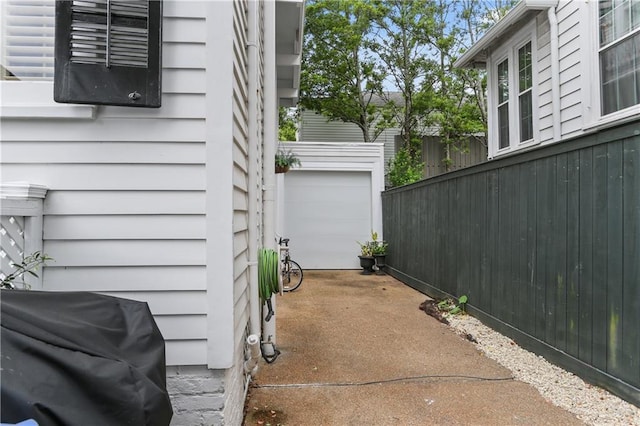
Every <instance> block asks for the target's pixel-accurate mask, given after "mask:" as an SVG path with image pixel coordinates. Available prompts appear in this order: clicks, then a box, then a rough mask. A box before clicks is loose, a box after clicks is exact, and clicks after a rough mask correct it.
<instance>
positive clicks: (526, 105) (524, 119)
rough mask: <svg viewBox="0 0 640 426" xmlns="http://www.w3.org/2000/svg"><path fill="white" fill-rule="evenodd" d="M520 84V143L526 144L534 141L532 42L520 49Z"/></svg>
mask: <svg viewBox="0 0 640 426" xmlns="http://www.w3.org/2000/svg"><path fill="white" fill-rule="evenodd" d="M518 83H519V84H518V90H519V93H518V102H519V107H520V108H519V112H518V113H519V117H518V118H519V119H520V142H525V141H528V140H530V139H533V96H532V93H531V92H532V87H533V73H532V63H531V42H528V43H527V44H525V45H524V46H522V47H521V48H520V49H518Z"/></svg>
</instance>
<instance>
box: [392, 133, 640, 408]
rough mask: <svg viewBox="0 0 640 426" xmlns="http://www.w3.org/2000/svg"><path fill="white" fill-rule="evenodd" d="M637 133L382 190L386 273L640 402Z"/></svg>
mask: <svg viewBox="0 0 640 426" xmlns="http://www.w3.org/2000/svg"><path fill="white" fill-rule="evenodd" d="M639 124H640V123H639V122H636V123H631V124H629V125H626V126H622V127H619V128H616V129H612V130H608V131H606V132H601V133H600V134H592V135H589V136H585V137H582V138H580V139H575V140H574V141H569V142H564V143H563V144H558V145H553V146H547V147H544V148H540V149H539V150H536V151H532V152H530V153H525V154H520V155H517V156H514V157H511V158H510V159H505V160H499V161H494V162H492V163H489V164H486V165H483V166H476V167H474V168H469V169H467V170H466V171H462V172H459V173H458V172H454V173H451V174H450V175H448V176H443V177H442V178H434V179H430V180H426V181H424V182H423V183H420V184H416V185H413V186H409V187H406V188H400V189H398V190H391V191H387V192H386V193H384V194H383V208H384V230H385V239H386V240H388V242H389V255H388V258H387V264H388V265H389V266H390V267H391V268H392V272H393V273H394V274H396V275H397V276H399V277H400V278H402V279H404V280H406V281H407V282H408V283H409V284H411V285H413V286H415V287H416V288H418V289H420V290H423V291H425V292H426V293H428V294H431V295H436V296H442V295H443V294H445V293H446V294H450V295H454V296H461V295H463V294H466V295H468V296H469V304H470V305H471V308H470V309H472V310H473V311H474V312H476V313H478V314H479V315H480V316H481V317H482V318H484V319H485V320H487V321H490V322H492V321H493V325H495V326H497V327H498V328H499V329H501V330H502V331H505V332H507V333H508V334H509V333H511V334H512V335H514V336H515V337H517V338H518V337H519V338H520V339H521V342H524V343H525V344H526V345H529V347H531V348H534V349H535V350H539V351H542V353H543V354H544V355H545V356H549V357H551V359H554V360H555V361H556V362H560V363H564V364H565V365H567V366H568V367H569V368H570V369H572V370H573V371H574V372H576V373H578V374H581V375H586V376H587V378H588V379H589V380H591V381H593V382H595V383H598V384H604V385H605V386H606V387H609V388H610V389H611V390H613V391H614V392H616V393H618V394H620V395H622V396H623V397H625V398H627V399H630V400H631V401H633V402H634V403H636V404H637V403H639V402H640V400H638V395H640V392H639V389H640V361H639V359H640V332H639V331H638V324H640V267H639V266H638V256H639V254H640V225H639V224H640V196H639V195H638V194H640V173H638V166H639V165H640V136H638V135H637V132H635V130H636V129H637V126H638V125H639ZM416 212H419V213H416ZM515 331H517V332H515ZM514 332H515V334H513V333H514ZM551 348H554V349H553V350H552V349H551ZM556 350H557V351H556ZM581 363H584V364H581ZM585 365H589V366H591V369H589V368H586V367H585ZM611 377H613V378H614V379H611Z"/></svg>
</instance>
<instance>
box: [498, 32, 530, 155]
mask: <svg viewBox="0 0 640 426" xmlns="http://www.w3.org/2000/svg"><path fill="white" fill-rule="evenodd" d="M534 31H535V27H534V26H527V27H526V28H524V29H523V30H522V31H520V32H519V33H518V34H516V35H515V36H513V38H512V39H511V40H509V41H507V42H505V43H504V44H503V47H502V49H498V50H496V51H495V52H492V54H491V56H490V58H489V66H488V70H489V73H490V75H489V121H490V124H489V139H490V140H489V156H490V157H493V156H494V155H499V154H502V153H506V152H511V151H514V150H517V149H520V148H523V147H526V146H529V145H531V144H534V143H536V142H537V140H536V134H537V129H536V128H535V126H534V123H535V117H534V115H535V114H536V110H535V108H534V103H535V96H536V94H535V90H536V86H535V81H534V79H535V65H536V64H535V34H534Z"/></svg>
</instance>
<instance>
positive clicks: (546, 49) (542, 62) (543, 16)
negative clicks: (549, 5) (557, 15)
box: [536, 12, 553, 143]
mask: <svg viewBox="0 0 640 426" xmlns="http://www.w3.org/2000/svg"><path fill="white" fill-rule="evenodd" d="M536 33H537V48H538V51H537V52H536V54H537V58H538V59H537V60H538V108H539V110H538V129H539V131H540V133H539V138H540V142H542V143H544V142H547V141H551V140H553V104H552V103H553V96H552V89H551V46H550V29H549V19H548V18H547V13H546V12H541V13H539V14H538V16H537V17H536Z"/></svg>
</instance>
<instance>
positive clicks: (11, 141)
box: [2, 2, 207, 365]
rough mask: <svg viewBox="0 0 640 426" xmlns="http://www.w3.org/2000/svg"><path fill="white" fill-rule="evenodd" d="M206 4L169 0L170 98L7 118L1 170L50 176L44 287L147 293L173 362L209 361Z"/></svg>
mask: <svg viewBox="0 0 640 426" xmlns="http://www.w3.org/2000/svg"><path fill="white" fill-rule="evenodd" d="M203 7H204V6H203V5H199V4H197V3H192V2H186V3H185V2H165V8H164V15H165V18H164V31H163V32H164V34H163V89H164V93H163V99H162V104H163V106H162V108H159V109H140V108H123V107H108V106H103V107H97V108H96V116H95V118H94V119H91V120H47V119H42V120H29V121H28V122H25V121H23V120H3V123H2V132H3V135H2V138H3V141H2V154H3V155H2V181H3V182H6V181H29V182H33V183H38V184H43V185H46V186H47V187H48V188H49V192H48V194H47V197H46V199H45V204H44V235H43V237H44V251H45V252H46V253H47V254H48V255H50V256H51V257H53V258H54V261H53V262H51V264H50V266H49V267H47V268H46V269H45V271H44V283H43V286H44V289H45V290H53V291H96V292H101V293H105V294H110V295H113V296H118V297H124V298H130V299H135V300H140V301H145V302H147V303H148V304H149V307H150V309H151V311H152V312H153V314H154V316H155V317H156V320H157V323H158V325H159V327H160V329H161V331H162V333H163V336H164V337H165V339H166V341H167V345H166V349H167V363H168V364H169V365H189V364H200V365H202V364H206V363H207V344H206V318H207V304H206V298H205V294H206V272H205V247H206V240H205V190H206V188H207V182H206V174H205V163H204V158H205V143H204V141H205V137H206V127H205V116H206V109H205V93H204V89H205V87H206V85H205V69H204V65H205V61H204V58H205V57H206V55H207V48H206V44H205V36H206V31H207V29H206V22H205V20H204V18H201V17H204V16H205V13H204V9H203ZM27 126H28V127H27ZM25 129H28V131H25Z"/></svg>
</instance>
